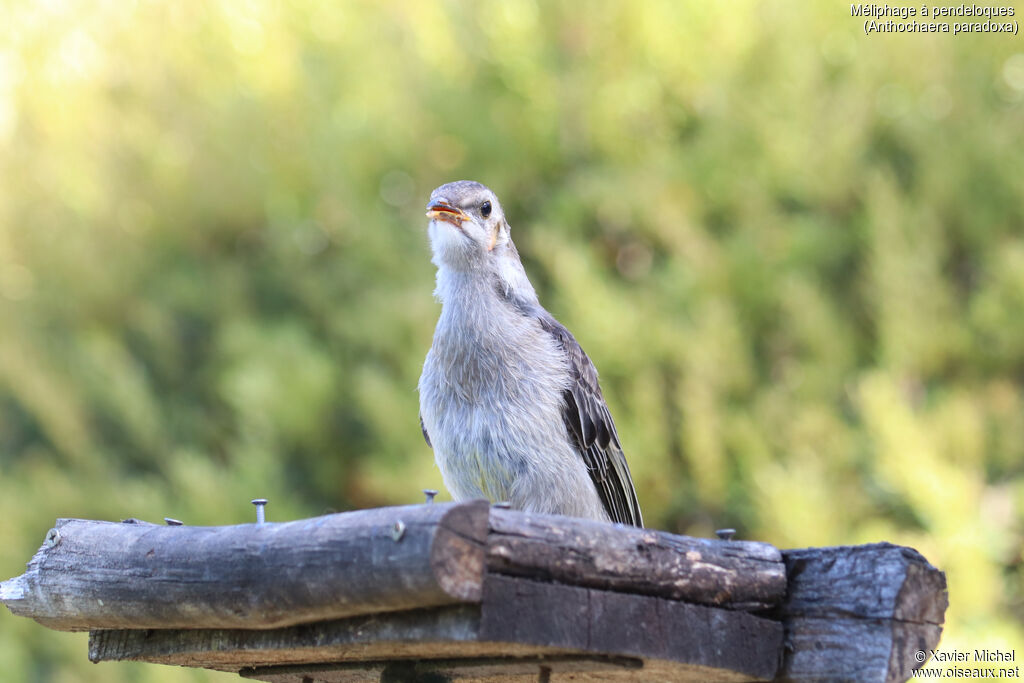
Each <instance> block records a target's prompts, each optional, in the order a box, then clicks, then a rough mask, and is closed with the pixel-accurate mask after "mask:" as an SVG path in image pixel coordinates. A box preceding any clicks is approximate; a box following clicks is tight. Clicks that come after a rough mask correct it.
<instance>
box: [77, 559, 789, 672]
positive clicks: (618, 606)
mask: <svg viewBox="0 0 1024 683" xmlns="http://www.w3.org/2000/svg"><path fill="white" fill-rule="evenodd" d="M781 648H782V625H781V624H779V623H778V622H774V621H771V620H769V619H764V618H759V617H756V616H753V615H751V614H747V613H745V612H737V611H734V610H726V609H717V608H710V607H703V606H700V605H689V604H686V603H682V602H677V601H672V600H665V599H661V598H654V597H650V596H644V595H629V594H625V593H617V592H613V591H602V590H597V589H592V588H580V587H574V586H564V585H559V584H549V583H541V582H537V581H530V580H527V579H519V578H512V577H504V576H498V575H488V576H487V577H486V578H485V579H484V586H483V595H482V599H481V603H480V604H479V605H457V606H448V607H439V608H433V609H422V610H412V611H408V612H395V613H390V614H381V615H374V616H372V617H366V616H364V617H352V618H349V619H343V620H336V621H331V622H322V623H317V624H304V625H301V626H293V627H290V628H284V629H277V630H272V631H246V630H202V631H194V630H193V631H148V632H147V631H138V630H133V631H94V632H93V633H91V634H90V639H89V658H90V659H91V660H92V661H97V662H98V661H108V660H126V659H127V660H140V661H147V662H159V663H162V664H175V665H182V666H201V667H206V668H215V669H220V670H225V671H239V672H241V673H242V675H243V676H245V677H248V678H256V679H258V680H268V681H293V680H294V681H296V683H298V682H299V681H302V680H303V677H308V678H310V679H312V680H381V679H380V676H381V673H382V671H384V670H385V669H388V667H389V666H391V664H394V663H396V662H408V661H411V660H421V661H419V662H418V664H417V666H418V670H422V673H424V674H427V673H429V672H431V671H434V672H437V671H442V670H443V671H444V672H445V674H444V675H446V676H450V677H451V678H453V679H470V680H480V679H483V678H485V677H486V676H495V677H498V680H505V678H504V677H507V676H512V675H519V674H521V673H523V671H524V658H525V660H528V662H527V663H528V665H527V666H526V669H527V670H528V671H527V673H529V674H530V675H532V680H537V676H538V674H539V673H540V669H541V668H542V667H545V666H547V667H548V668H550V669H551V670H552V671H556V670H565V671H569V670H570V669H572V668H573V667H577V665H579V667H582V668H579V667H577V668H575V669H572V670H574V671H575V672H576V673H574V675H575V676H576V678H574V680H579V681H585V680H609V679H611V680H614V679H615V677H616V676H618V675H620V674H621V675H624V676H627V677H628V679H630V680H672V681H680V682H685V681H702V682H709V681H737V682H738V681H767V680H771V678H772V677H773V676H774V675H775V672H776V670H777V668H778V663H779V652H780V650H781ZM541 658H543V660H542V659H541ZM559 658H561V660H560V659H559ZM548 659H552V661H563V662H575V664H572V665H571V666H570V664H568V663H564V666H567V667H569V669H560V668H559V667H556V666H554V665H552V664H545V661H544V660H548ZM423 660H434V661H433V662H428V661H423ZM485 660H486V661H485ZM389 662H390V664H389ZM391 669H392V670H393V669H394V666H391ZM638 669H642V671H638ZM318 672H319V673H322V674H324V677H323V678H318V677H317V673H318ZM327 672H332V673H331V676H330V677H328V676H327V675H326V673H327ZM485 672H489V673H486V676H485ZM396 675H397V674H396ZM591 675H592V676H593V677H594V678H588V676H591ZM375 676H376V678H375ZM394 680H413V679H412V678H395V679H394ZM425 680H427V679H426V678H425ZM430 680H438V679H437V678H434V679H430Z"/></svg>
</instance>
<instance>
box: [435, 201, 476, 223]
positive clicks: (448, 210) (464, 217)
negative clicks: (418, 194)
mask: <svg viewBox="0 0 1024 683" xmlns="http://www.w3.org/2000/svg"><path fill="white" fill-rule="evenodd" d="M427 216H428V217H430V218H432V219H435V220H439V221H445V222H447V223H451V224H452V225H454V226H455V227H456V228H461V227H462V222H463V221H468V220H469V214H467V213H466V212H465V211H463V210H462V209H459V208H457V207H454V206H452V205H451V204H449V203H448V202H446V201H444V200H443V199H442V200H439V201H436V202H431V203H430V204H429V205H428V206H427Z"/></svg>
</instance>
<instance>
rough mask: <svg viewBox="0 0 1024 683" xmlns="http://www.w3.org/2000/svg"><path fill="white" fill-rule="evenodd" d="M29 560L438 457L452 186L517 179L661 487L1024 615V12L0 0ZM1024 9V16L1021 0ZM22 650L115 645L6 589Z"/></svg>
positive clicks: (744, 529)
mask: <svg viewBox="0 0 1024 683" xmlns="http://www.w3.org/2000/svg"><path fill="white" fill-rule="evenodd" d="M0 12H2V14H0V26H2V27H3V28H2V29H0V31H2V33H0V174H2V178H0V519H2V523H0V545H2V547H3V549H4V551H3V554H2V557H0V575H2V577H3V578H6V577H8V576H13V575H15V574H18V573H20V572H21V571H22V567H23V563H24V561H26V560H27V559H28V558H29V557H30V556H31V555H32V553H33V552H34V551H35V550H36V548H37V547H38V546H39V544H40V543H41V542H42V539H43V536H44V534H45V533H46V530H47V529H48V528H49V527H50V526H51V525H52V522H53V520H54V518H56V517H59V516H66V517H71V516H74V517H90V518H102V519H120V518H124V517H129V516H136V517H142V518H147V519H150V520H159V519H160V518H161V517H163V516H172V517H176V518H179V519H183V520H185V521H186V523H189V524H229V523H238V522H244V521H249V520H251V519H252V517H253V511H252V509H251V507H250V506H249V504H248V502H247V501H248V500H249V499H250V498H252V497H255V496H266V497H268V498H269V499H270V500H271V504H270V506H269V508H268V516H269V518H271V519H275V518H276V519H285V518H295V517H300V516H308V515H314V514H319V513H322V512H324V511H326V510H331V509H337V510H340V509H349V508H354V507H366V506H377V505H387V504H392V503H406V502H411V501H417V500H419V499H420V498H421V494H420V489H422V488H425V487H437V488H441V486H440V478H439V476H438V474H437V471H436V468H435V467H434V466H433V460H432V455H431V453H430V451H429V449H428V448H427V447H426V445H425V444H424V443H423V441H422V438H421V436H420V431H419V425H418V422H417V396H416V392H415V387H416V380H417V377H418V375H419V369H420V365H421V363H422V359H423V356H424V354H425V352H426V350H427V348H428V347H429V345H430V338H431V332H432V329H433V325H434V322H435V320H436V316H437V313H438V306H437V304H436V303H435V302H434V301H433V300H432V298H431V289H432V285H433V267H432V266H431V265H430V263H429V250H428V246H427V242H426V237H425V226H426V220H425V218H424V216H423V207H424V203H425V201H426V198H427V197H428V195H429V192H430V190H431V189H432V188H433V187H435V186H437V185H440V184H442V183H444V182H447V181H450V180H455V179H459V178H472V179H477V180H480V181H482V182H485V183H486V184H488V185H490V186H491V187H492V188H494V189H495V190H496V191H497V192H498V194H499V196H500V197H501V198H502V200H503V203H504V204H505V205H506V212H507V214H508V215H509V217H510V221H511V223H512V226H513V232H514V235H515V237H516V240H517V243H518V245H519V247H520V251H521V253H522V255H523V258H524V261H525V263H526V267H527V270H528V272H529V273H530V275H531V277H532V279H533V282H534V284H535V285H536V286H537V288H538V290H539V292H540V294H541V300H542V302H544V303H545V305H546V306H547V307H548V308H549V309H550V310H551V311H552V312H553V313H554V314H555V315H556V316H557V317H559V318H560V319H561V320H562V321H563V322H564V323H565V324H567V325H568V327H569V328H570V329H572V330H573V331H574V333H575V334H576V336H577V338H578V339H579V340H580V342H581V343H582V344H583V346H584V348H585V349H587V351H588V353H589V354H590V355H591V357H592V358H593V359H594V360H595V363H596V364H597V366H598V367H599V368H600V370H601V372H602V382H603V386H604V390H605V394H606V396H607V398H608V401H609V403H610V405H611V408H612V413H613V414H614V415H615V417H616V421H617V424H618V427H619V432H620V434H621V436H622V440H623V443H624V444H625V446H626V450H627V454H628V456H629V458H630V462H631V465H632V467H633V471H634V475H635V478H636V482H637V485H638V489H639V494H640V500H641V504H642V505H643V508H644V512H645V516H646V518H647V520H649V524H650V525H651V526H656V527H660V528H666V529H670V530H674V531H677V532H683V533H690V534H698V535H709V534H710V532H711V531H712V530H713V529H714V528H715V527H721V526H736V527H737V528H739V529H740V530H741V532H740V535H741V536H742V537H745V538H755V539H761V540H765V541H769V542H771V543H774V544H776V545H779V546H782V547H793V546H806V545H834V544H842V543H861V542H870V541H879V540H888V541H892V542H895V543H902V544H908V545H911V546H914V547H916V548H918V549H920V550H921V551H922V552H923V553H924V554H925V555H926V556H927V557H928V558H929V559H930V560H931V561H932V562H933V563H935V564H936V565H938V566H939V567H941V568H943V569H945V570H946V571H947V572H948V578H949V586H950V597H951V603H952V604H951V607H950V610H949V615H948V616H949V621H948V626H947V629H946V633H945V636H944V643H943V645H944V647H947V648H953V647H956V648H957V649H965V650H966V649H971V648H982V647H987V648H997V647H1002V648H1009V647H1016V648H1017V649H1018V652H1020V653H1022V654H1024V636H1022V633H1024V627H1022V620H1024V570H1022V555H1021V546H1022V542H1021V532H1022V526H1024V525H1022V522H1024V393H1022V382H1024V230H1022V228H1024V163H1022V161H1024V156H1022V150H1024V145H1022V143H1024V135H1022V134H1024V51H1022V47H1021V43H1020V40H1019V38H1015V37H1012V36H1010V37H1002V36H994V35H973V36H959V37H955V38H954V37H951V36H934V35H908V34H897V35H892V36H880V35H874V36H872V37H870V38H867V37H865V36H864V35H863V33H861V31H860V23H859V21H858V20H856V19H852V18H851V17H850V12H849V7H848V5H847V4H844V3H787V2H782V1H779V2H765V3H760V2H739V1H736V2H728V3H724V2H723V3H704V2H697V1H694V2H685V3H684V2H671V1H667V2H655V1H650V2H643V3H626V2H586V3H579V2H530V1H527V0H514V1H508V2H505V1H502V2H498V1H497V0H495V1H489V2H484V1H481V2H419V1H414V0H409V1H408V2H384V3H378V2H352V1H346V2H335V3H327V2H289V3H285V2H271V1H269V0H267V1H261V0H252V1H249V2H234V1H231V2H227V1H225V2H209V3H205V2H141V1H140V2H134V3H132V2H127V1H121V0H118V1H117V2H93V3H85V2H74V1H67V2H64V1H60V0H52V1H50V2H44V3H35V2H18V1H17V0H0ZM1017 15H1018V16H1020V15H1021V8H1019V7H1018V10H1017ZM0 668H2V670H3V671H4V672H5V674H4V675H5V676H6V677H8V678H7V680H18V681H100V680H102V681H154V682H156V681H184V680H196V681H199V680H211V681H212V680H232V679H233V677H231V676H226V675H224V676H222V675H219V674H207V673H203V672H190V671H186V670H179V669H173V668H166V667H159V666H136V665H129V664H104V665H100V666H91V665H90V664H88V663H87V661H86V649H85V637H84V636H83V635H65V634H56V633H53V632H49V631H46V630H45V629H43V628H42V627H39V626H37V625H35V624H34V623H32V622H30V621H27V620H24V619H18V618H14V617H12V616H11V615H9V614H8V613H7V612H6V611H5V610H4V611H3V612H2V613H0Z"/></svg>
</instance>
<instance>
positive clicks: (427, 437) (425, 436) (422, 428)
mask: <svg viewBox="0 0 1024 683" xmlns="http://www.w3.org/2000/svg"><path fill="white" fill-rule="evenodd" d="M420 431H421V432H423V440H424V441H426V442H427V445H428V446H430V447H431V448H433V447H434V444H432V443H430V434H427V425H425V424H423V415H420Z"/></svg>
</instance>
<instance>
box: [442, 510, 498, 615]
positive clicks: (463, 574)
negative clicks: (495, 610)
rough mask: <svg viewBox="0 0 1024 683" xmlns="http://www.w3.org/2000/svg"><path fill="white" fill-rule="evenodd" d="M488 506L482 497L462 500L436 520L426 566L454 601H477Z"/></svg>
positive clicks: (481, 576)
mask: <svg viewBox="0 0 1024 683" xmlns="http://www.w3.org/2000/svg"><path fill="white" fill-rule="evenodd" d="M489 509H490V503H488V502H487V501H486V500H475V501H471V502H468V503H463V504H462V505H459V506H457V507H454V508H452V509H451V510H449V511H448V512H447V513H445V515H444V517H442V518H441V520H440V522H438V526H437V531H436V532H435V536H434V543H433V545H432V546H431V548H430V566H431V567H432V568H433V570H434V576H435V578H436V580H437V583H438V585H439V586H440V587H441V589H442V590H443V591H444V592H445V593H447V594H448V595H450V596H451V597H452V598H454V599H456V600H462V601H466V602H479V601H480V595H481V590H482V586H483V577H484V564H485V562H486V548H487V516H488V511H489Z"/></svg>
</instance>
